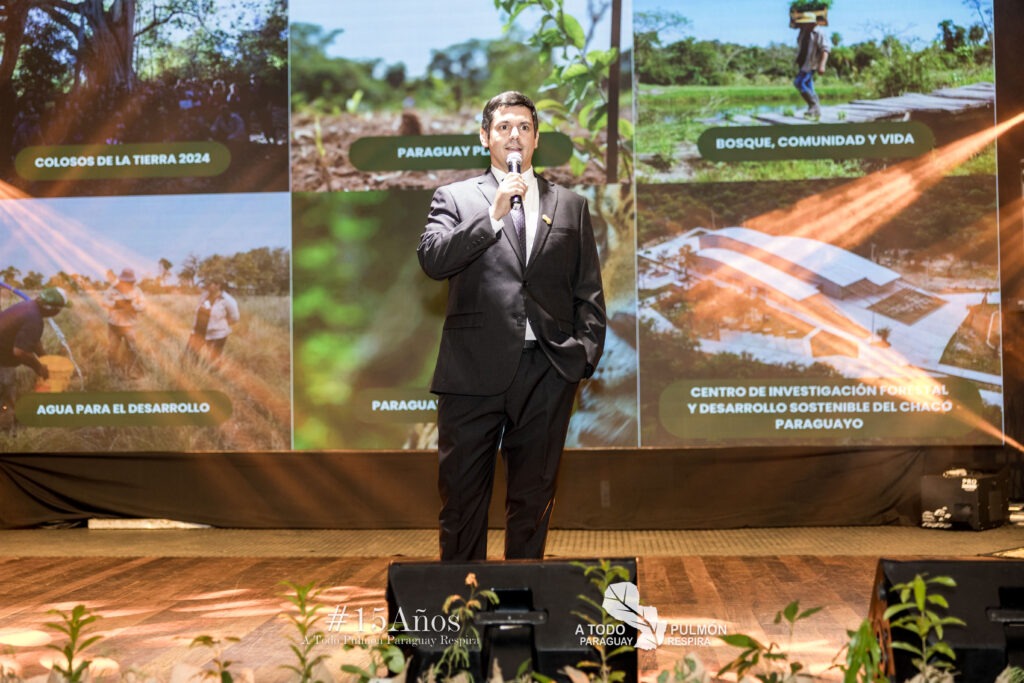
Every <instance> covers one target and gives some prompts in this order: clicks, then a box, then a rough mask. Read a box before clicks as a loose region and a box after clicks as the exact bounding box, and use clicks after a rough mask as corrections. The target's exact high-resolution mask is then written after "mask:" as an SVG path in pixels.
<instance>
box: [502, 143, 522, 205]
mask: <svg viewBox="0 0 1024 683" xmlns="http://www.w3.org/2000/svg"><path fill="white" fill-rule="evenodd" d="M505 163H507V164H508V172H509V173H522V172H523V155H522V154H520V153H519V152H509V155H508V156H507V157H505ZM522 205H523V198H522V197H520V196H519V195H517V194H516V195H512V208H513V209H514V208H516V207H520V206H522Z"/></svg>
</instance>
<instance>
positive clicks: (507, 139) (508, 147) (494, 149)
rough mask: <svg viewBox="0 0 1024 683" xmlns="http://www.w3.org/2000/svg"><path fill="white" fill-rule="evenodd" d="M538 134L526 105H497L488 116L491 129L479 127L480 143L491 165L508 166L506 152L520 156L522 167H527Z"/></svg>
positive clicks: (538, 137) (538, 138)
mask: <svg viewBox="0 0 1024 683" xmlns="http://www.w3.org/2000/svg"><path fill="white" fill-rule="evenodd" d="M539 142H540V134H539V133H538V131H537V130H536V129H535V128H534V126H533V116H532V115H531V114H530V110H529V109H528V108H526V107H498V109H497V110H495V112H494V117H493V118H492V119H491V129H490V130H483V129H480V144H482V145H483V146H484V147H486V148H487V149H488V150H490V152H491V165H492V166H494V167H495V168H500V169H506V168H508V162H507V159H508V155H509V153H510V152H519V153H520V154H522V155H523V170H524V171H525V170H526V169H528V168H530V160H531V159H532V158H533V150H535V149H537V144H538V143H539Z"/></svg>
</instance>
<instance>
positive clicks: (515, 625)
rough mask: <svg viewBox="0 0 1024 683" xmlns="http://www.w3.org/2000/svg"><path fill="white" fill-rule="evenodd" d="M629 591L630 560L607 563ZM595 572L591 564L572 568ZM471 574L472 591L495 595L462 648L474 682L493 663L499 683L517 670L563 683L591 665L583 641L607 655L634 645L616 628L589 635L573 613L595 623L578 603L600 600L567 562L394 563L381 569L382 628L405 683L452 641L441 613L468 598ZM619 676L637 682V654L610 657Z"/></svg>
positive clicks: (451, 627) (592, 657)
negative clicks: (454, 598) (384, 582)
mask: <svg viewBox="0 0 1024 683" xmlns="http://www.w3.org/2000/svg"><path fill="white" fill-rule="evenodd" d="M609 561H610V562H611V564H612V565H615V566H619V567H623V568H625V569H626V570H627V572H628V573H629V576H630V578H629V581H631V582H632V583H634V584H635V583H636V559H635V558H629V559H612V560H609ZM576 562H580V563H582V564H584V565H587V566H591V565H597V564H598V560H578V561H576ZM469 574H474V575H475V577H476V581H477V585H478V589H488V590H493V591H494V592H495V593H497V594H498V598H499V603H498V605H496V606H486V607H485V611H482V612H480V613H479V614H478V616H477V618H476V620H475V622H476V623H475V625H476V627H477V629H478V631H479V633H480V640H479V642H478V643H468V645H469V650H470V666H469V670H470V672H471V673H472V674H473V678H474V680H477V681H483V680H489V679H490V678H491V677H492V676H491V673H492V670H493V667H494V666H495V662H497V666H498V667H499V668H500V669H501V673H502V678H504V680H506V681H507V680H512V679H514V678H515V677H516V674H517V672H518V671H519V669H520V667H521V666H522V665H523V664H524V662H528V663H529V666H530V668H531V670H533V671H535V672H538V673H541V674H544V675H546V676H550V677H552V678H556V679H558V680H563V681H564V680H568V678H567V677H566V676H565V675H564V674H562V673H561V670H562V668H563V667H565V666H571V667H576V666H578V665H579V663H580V662H582V661H597V660H598V657H597V653H596V651H595V650H594V648H593V646H592V645H591V644H590V643H589V642H588V638H592V637H595V636H596V637H599V638H605V639H606V640H604V641H603V642H605V643H606V644H610V645H611V647H608V651H609V652H610V651H611V650H614V649H616V648H617V647H618V645H619V644H621V643H623V642H628V643H630V644H633V643H635V642H636V630H635V629H633V628H631V627H628V626H625V625H618V626H616V627H614V628H613V629H611V630H610V631H609V632H607V633H602V632H601V629H597V630H596V631H595V629H594V628H593V627H592V625H591V624H590V623H589V622H587V621H586V620H585V619H584V618H583V617H582V616H580V614H579V613H582V614H586V615H591V616H593V617H594V618H595V619H596V620H597V621H598V622H600V620H601V617H600V614H599V613H597V612H596V611H595V609H594V608H593V606H591V605H588V604H587V603H586V602H585V601H584V600H583V599H582V598H581V597H580V596H584V595H585V596H587V597H588V598H590V599H591V600H593V601H594V602H595V603H597V604H598V605H600V604H601V602H602V600H603V596H601V595H599V593H598V590H597V588H596V587H595V586H594V585H592V584H591V582H590V577H587V576H585V575H584V569H583V568H582V567H580V566H579V565H578V564H576V563H575V562H573V561H548V560H513V561H506V562H393V563H392V564H391V565H390V566H389V567H388V586H387V596H386V597H387V603H388V624H389V625H390V630H389V634H390V635H392V636H394V637H395V638H396V639H397V641H398V642H399V644H400V646H401V648H402V650H403V651H404V652H405V655H406V658H407V660H408V662H409V663H408V664H407V666H408V672H407V674H406V680H409V681H415V680H417V679H418V678H419V676H420V675H421V674H423V673H426V671H427V670H428V669H429V667H430V666H431V665H432V664H436V663H437V661H438V660H439V659H440V657H441V654H442V653H443V651H444V650H445V648H447V647H448V646H449V645H450V644H451V642H452V640H453V639H454V638H455V637H456V636H457V633H458V624H455V623H453V622H452V621H451V619H450V618H449V615H445V614H444V612H443V611H442V606H443V605H444V603H445V600H446V599H447V598H448V597H449V596H451V595H460V596H462V597H464V598H465V597H467V596H468V595H469V590H470V587H469V586H468V585H467V582H466V578H467V575H469ZM609 663H610V665H611V666H612V668H613V669H614V670H616V671H624V672H625V674H626V677H625V681H626V683H636V681H637V678H638V676H637V657H636V651H635V650H632V651H630V652H625V653H621V654H617V655H616V656H615V657H614V658H613V659H611V660H610V662H609Z"/></svg>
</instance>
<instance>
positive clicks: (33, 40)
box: [0, 0, 288, 196]
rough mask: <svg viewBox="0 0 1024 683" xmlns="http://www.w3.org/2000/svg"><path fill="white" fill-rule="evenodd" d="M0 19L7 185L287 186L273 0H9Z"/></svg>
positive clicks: (280, 33)
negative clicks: (107, 0) (59, 0)
mask: <svg viewBox="0 0 1024 683" xmlns="http://www.w3.org/2000/svg"><path fill="white" fill-rule="evenodd" d="M0 26H2V28H3V32H2V36H0V41H2V42H0V48H2V52H0V178H2V179H3V180H4V181H5V182H7V183H10V184H11V185H13V186H14V187H15V188H18V189H19V190H21V191H23V192H25V193H28V194H30V195H32V196H69V195H112V194H169V193H191V192H225V191H237V192H251V191H271V190H274V191H286V190H287V189H288V160H287V156H288V152H287V135H288V82H287V79H288V72H287V60H288V35H287V30H288V19H287V6H286V2H285V0H238V1H237V2H232V3H225V2H216V1H214V0H170V1H166V0H159V1H158V0H114V1H113V2H97V1H94V0H66V1H62V2H46V1H43V0H17V1H16V2H6V3H2V4H0ZM211 156H212V157H213V160H212V161H211V159H210V157H211ZM14 196H20V195H18V194H17V193H15V194H14Z"/></svg>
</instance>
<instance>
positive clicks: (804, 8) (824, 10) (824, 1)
mask: <svg viewBox="0 0 1024 683" xmlns="http://www.w3.org/2000/svg"><path fill="white" fill-rule="evenodd" d="M830 7H832V0H794V1H793V2H791V3H789V27H790V28H796V27H797V24H798V23H800V22H799V21H798V19H799V18H800V17H801V16H803V15H804V14H813V15H814V19H815V21H816V22H817V24H818V26H828V10H829V8H830Z"/></svg>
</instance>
